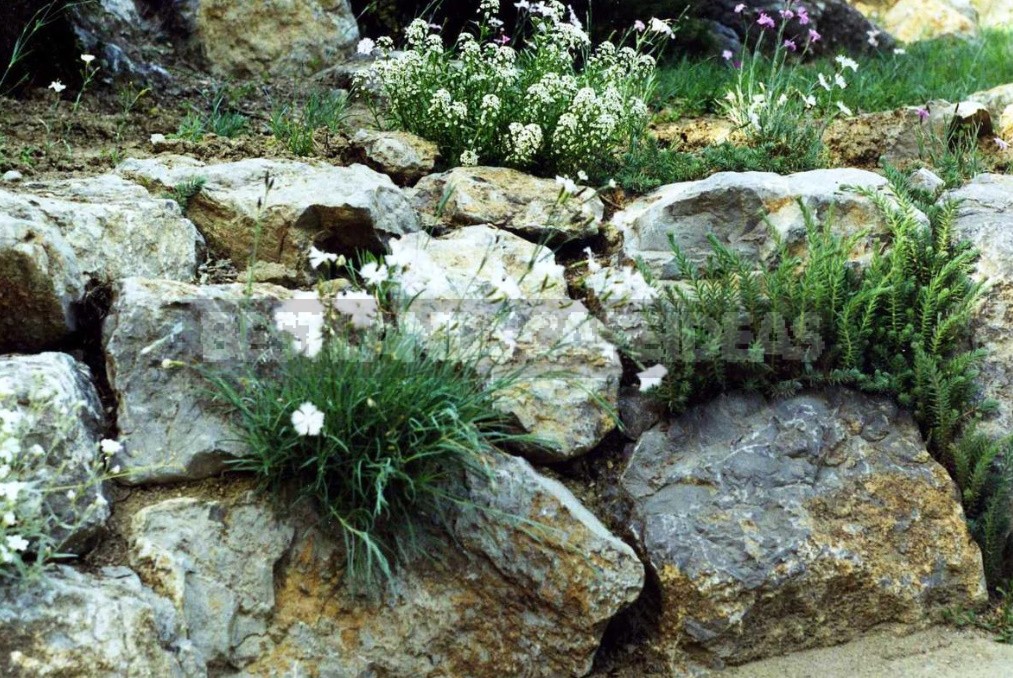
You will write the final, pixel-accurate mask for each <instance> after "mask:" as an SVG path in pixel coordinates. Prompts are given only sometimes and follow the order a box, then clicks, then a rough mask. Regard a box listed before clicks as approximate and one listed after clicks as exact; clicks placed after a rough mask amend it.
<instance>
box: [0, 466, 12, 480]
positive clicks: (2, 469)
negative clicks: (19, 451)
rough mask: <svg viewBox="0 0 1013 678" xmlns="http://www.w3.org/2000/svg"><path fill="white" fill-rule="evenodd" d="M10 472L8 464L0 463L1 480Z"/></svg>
mask: <svg viewBox="0 0 1013 678" xmlns="http://www.w3.org/2000/svg"><path fill="white" fill-rule="evenodd" d="M10 474H11V467H10V464H0V480H3V479H4V478H6V477H7V476H9V475H10Z"/></svg>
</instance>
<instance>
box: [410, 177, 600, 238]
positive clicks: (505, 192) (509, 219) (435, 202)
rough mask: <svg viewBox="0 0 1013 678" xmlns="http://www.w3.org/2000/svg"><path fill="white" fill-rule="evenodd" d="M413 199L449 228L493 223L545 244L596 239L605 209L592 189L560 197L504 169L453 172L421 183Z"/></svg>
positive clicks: (548, 186)
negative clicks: (592, 237) (594, 236)
mask: <svg viewBox="0 0 1013 678" xmlns="http://www.w3.org/2000/svg"><path fill="white" fill-rule="evenodd" d="M414 196H415V197H414V200H415V205H416V206H417V207H418V209H419V211H420V212H423V213H424V214H428V215H431V216H433V217H434V218H436V219H437V220H438V221H439V222H441V223H445V224H447V225H449V226H454V227H460V226H475V225H479V224H491V225H493V226H496V227H498V228H503V229H506V230H509V231H513V232H515V233H518V234H520V235H522V236H524V237H525V238H527V239H528V240H531V241H532V242H538V243H549V244H560V243H563V242H566V241H568V240H578V239H582V238H589V237H591V236H593V235H596V234H597V233H598V227H599V226H600V225H601V220H602V214H603V213H604V209H605V208H604V205H602V202H601V199H600V198H599V197H598V196H597V195H596V194H595V192H594V191H593V190H592V189H590V188H585V187H583V186H578V187H577V191H576V192H575V194H574V195H568V196H564V195H563V187H562V186H561V185H560V184H559V183H557V182H556V181H554V180H552V179H539V178H538V177H533V176H531V175H528V174H524V173H523V172H519V171H517V170H514V169H509V168H507V167H455V168H454V169H452V170H449V171H447V172H443V173H442V174H433V175H431V176H428V177H425V178H423V179H422V180H421V181H420V182H419V183H418V184H417V185H416V186H415V193H414Z"/></svg>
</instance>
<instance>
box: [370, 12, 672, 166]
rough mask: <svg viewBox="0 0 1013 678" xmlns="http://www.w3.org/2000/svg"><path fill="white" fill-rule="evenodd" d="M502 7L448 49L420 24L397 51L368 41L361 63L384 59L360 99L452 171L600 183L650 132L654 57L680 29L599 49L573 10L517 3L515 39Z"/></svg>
mask: <svg viewBox="0 0 1013 678" xmlns="http://www.w3.org/2000/svg"><path fill="white" fill-rule="evenodd" d="M499 4H500V3H499V2H497V1H496V0H483V2H482V3H481V6H480V8H479V15H478V18H477V20H476V21H475V24H474V30H473V31H471V32H469V31H464V32H462V34H461V35H460V36H459V37H458V38H457V39H456V41H455V42H454V44H453V45H452V46H451V47H450V48H447V47H446V46H445V44H444V37H443V36H442V35H440V33H439V27H438V26H434V25H431V24H429V23H428V22H427V21H425V20H424V19H416V20H415V21H413V22H412V23H411V24H410V25H409V26H408V27H407V29H406V31H405V42H404V45H403V50H402V51H396V50H395V44H394V41H393V40H392V39H391V38H390V37H382V38H379V39H378V40H376V41H373V40H371V39H368V38H367V39H365V40H363V41H362V43H360V46H359V51H360V52H361V53H363V54H370V55H374V54H375V56H376V57H377V58H376V61H375V63H374V64H373V66H372V67H371V68H370V69H369V71H368V72H366V73H364V74H363V75H362V76H360V78H359V80H358V83H357V84H358V88H357V89H358V91H360V92H362V93H363V94H364V96H365V97H366V100H367V102H369V103H370V105H371V106H373V108H374V112H375V113H376V114H377V118H378V120H381V119H382V121H384V122H385V123H386V124H389V125H391V126H393V127H395V128H398V129H402V130H407V131H409V132H413V133H415V134H418V135H419V136H422V137H425V138H427V139H430V140H432V141H434V142H436V143H437V144H438V145H439V147H440V151H441V154H442V156H443V158H444V159H445V161H446V162H447V163H449V164H452V165H465V166H468V165H479V164H481V165H504V166H509V167H515V168H518V169H523V170H527V171H533V172H536V173H541V174H546V175H548V176H552V175H553V174H561V175H565V176H570V177H575V176H576V175H577V173H578V172H579V171H584V172H587V173H588V174H590V175H591V176H592V178H594V179H602V178H604V174H605V169H604V168H605V167H607V166H608V164H609V162H610V161H612V160H614V158H615V156H616V155H617V154H618V153H619V151H620V150H621V149H622V148H623V147H624V146H626V145H628V143H629V142H630V140H631V138H637V137H640V136H642V135H643V134H644V132H645V128H646V124H647V122H648V118H649V114H648V108H647V101H648V100H649V98H650V96H651V94H652V92H653V90H654V84H655V80H654V73H655V63H656V61H655V56H656V53H657V52H658V50H660V49H661V48H662V46H663V44H664V42H665V41H666V40H667V39H669V38H671V37H672V36H673V35H674V32H673V29H672V28H671V27H670V26H669V24H668V23H667V22H664V21H661V20H658V19H653V20H652V21H651V23H650V24H649V25H647V24H643V23H641V22H638V26H637V27H636V28H631V29H630V30H629V31H627V32H626V33H625V34H624V35H623V36H621V38H620V39H619V40H618V41H617V42H610V41H606V42H602V43H600V44H598V45H597V46H592V43H591V38H590V37H589V35H588V32H587V30H586V28H585V27H584V25H583V24H582V22H581V21H580V19H579V18H578V17H577V16H576V14H575V13H574V12H573V10H572V8H567V7H565V6H564V5H563V4H562V3H560V2H557V1H555V0H547V1H545V2H528V1H527V0H521V1H519V2H516V3H515V5H516V7H517V8H518V9H519V10H520V16H519V20H518V24H517V25H516V26H515V27H514V29H513V31H512V32H511V33H510V34H508V33H507V31H506V28H505V26H504V22H503V20H502V19H500V18H499V17H498V10H499Z"/></svg>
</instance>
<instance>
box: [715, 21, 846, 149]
mask: <svg viewBox="0 0 1013 678" xmlns="http://www.w3.org/2000/svg"><path fill="white" fill-rule="evenodd" d="M735 11H736V13H738V14H740V15H741V16H742V17H743V20H744V21H746V22H748V23H750V24H751V25H752V26H751V27H752V29H753V30H751V31H749V30H747V31H746V35H747V36H748V35H750V34H754V35H755V36H756V37H754V38H752V40H753V43H752V48H751V49H749V48H748V44H747V45H744V46H743V49H742V50H741V52H740V54H739V55H738V58H736V55H735V54H734V53H732V52H731V51H726V52H725V53H724V55H723V56H724V58H725V60H726V61H728V62H730V64H731V65H732V66H733V67H734V68H736V69H737V77H736V79H735V84H734V86H733V87H732V88H731V89H730V90H729V91H728V92H727V93H726V94H725V96H724V98H723V99H722V100H721V102H720V105H721V107H722V109H723V111H724V113H725V115H726V116H727V117H728V119H729V120H731V121H732V122H733V123H735V124H736V125H737V126H738V127H739V128H740V129H741V130H742V131H743V133H744V134H745V136H746V138H747V139H748V140H749V141H750V142H752V143H757V144H758V143H768V144H772V145H773V147H775V150H781V151H784V152H790V153H795V154H805V153H809V154H811V155H812V160H813V161H814V162H815V161H818V159H819V158H818V156H819V155H820V153H819V151H820V149H821V147H822V135H823V131H824V130H825V129H826V127H827V126H828V125H829V124H830V123H831V122H832V121H833V120H834V119H835V118H836V117H839V116H841V115H845V116H850V115H852V114H853V112H852V111H851V110H850V109H849V108H848V107H847V106H846V105H845V104H844V102H843V100H842V98H841V94H842V93H843V91H844V89H845V88H847V86H848V75H849V72H851V73H854V72H855V71H857V70H858V63H857V62H855V61H854V60H853V59H851V58H849V57H847V56H844V55H841V56H838V57H837V58H836V59H835V60H834V62H833V64H834V68H833V70H831V71H827V72H823V71H816V79H815V80H809V79H806V78H805V77H803V76H801V75H800V74H801V73H802V70H801V69H798V68H796V66H798V65H800V64H801V63H802V59H803V58H804V57H805V55H806V54H807V53H808V52H809V50H810V48H811V46H812V45H813V44H814V43H816V42H819V41H820V40H821V39H822V36H821V35H820V34H819V32H818V31H817V30H816V29H815V27H814V26H813V24H812V22H811V20H810V18H809V13H808V9H807V8H806V7H805V5H804V4H800V3H797V2H793V1H789V2H787V3H785V6H784V8H783V9H781V10H780V11H779V12H778V13H777V14H774V15H771V14H768V13H767V12H766V11H753V10H751V9H750V8H749V7H748V6H747V5H746V4H745V3H739V4H738V5H736V7H735ZM771 43H772V44H771ZM771 52H772V53H771Z"/></svg>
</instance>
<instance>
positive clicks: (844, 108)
mask: <svg viewBox="0 0 1013 678" xmlns="http://www.w3.org/2000/svg"><path fill="white" fill-rule="evenodd" d="M837 108H839V109H840V110H841V113H843V114H844V115H854V113H852V112H851V109H850V108H848V107H847V106H845V105H844V102H843V101H838V102H837Z"/></svg>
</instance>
